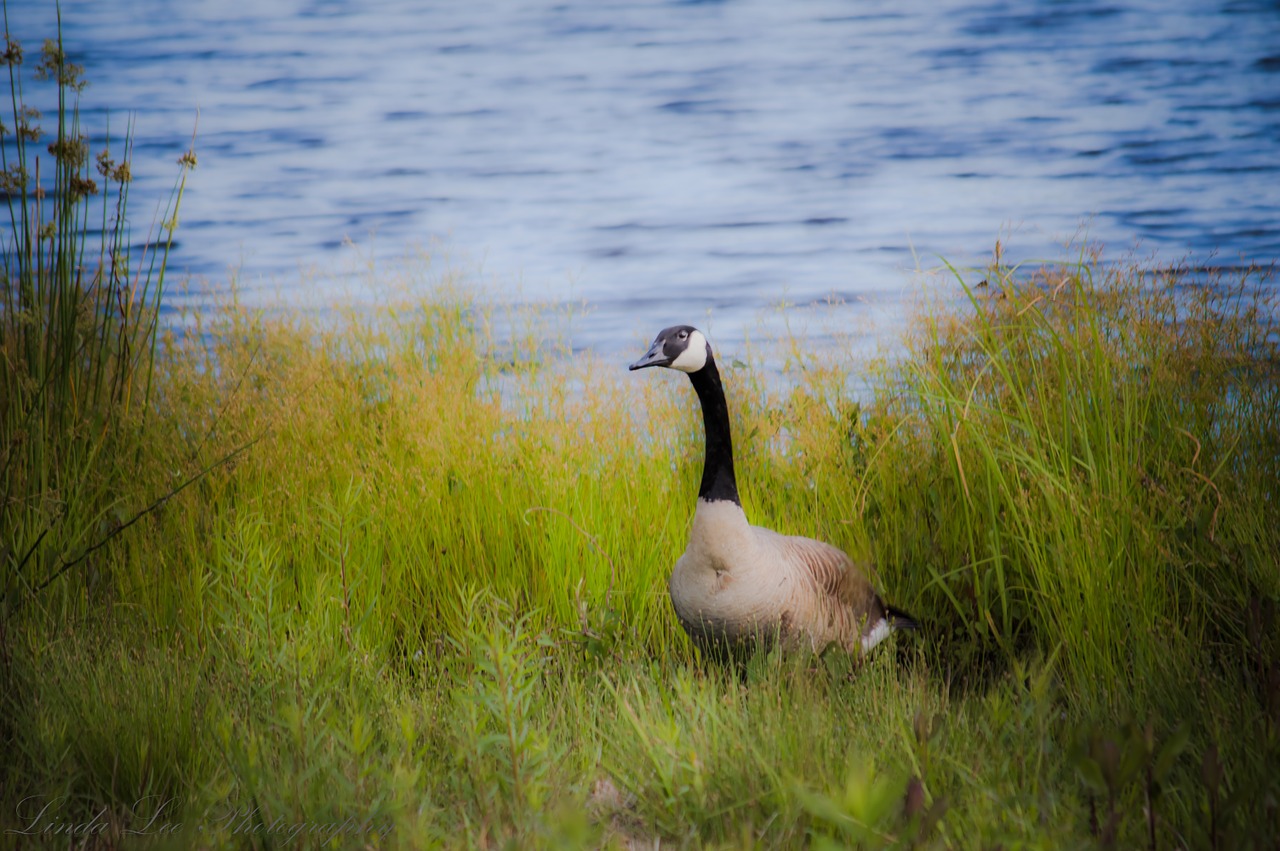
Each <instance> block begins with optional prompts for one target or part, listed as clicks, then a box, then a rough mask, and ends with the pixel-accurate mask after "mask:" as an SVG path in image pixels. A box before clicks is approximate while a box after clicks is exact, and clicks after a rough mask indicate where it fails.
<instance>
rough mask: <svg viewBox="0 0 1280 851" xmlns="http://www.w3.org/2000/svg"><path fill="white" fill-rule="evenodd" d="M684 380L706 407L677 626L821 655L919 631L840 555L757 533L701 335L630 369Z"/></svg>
mask: <svg viewBox="0 0 1280 851" xmlns="http://www.w3.org/2000/svg"><path fill="white" fill-rule="evenodd" d="M649 366H665V367H669V368H671V369H676V370H679V371H681V372H684V373H686V374H687V375H688V376H689V379H690V381H692V382H693V387H694V390H695V391H696V392H697V394H698V398H699V400H700V401H701V403H702V417H703V425H704V427H705V430H706V441H707V450H706V458H705V460H704V463H703V471H702V485H701V487H700V488H699V492H698V501H697V506H696V508H695V509H694V513H693V527H692V529H691V531H690V534H689V545H688V547H687V548H686V549H685V551H684V554H683V555H682V556H680V558H679V560H678V561H677V562H676V564H675V568H674V569H673V570H672V573H671V581H670V583H669V585H668V589H669V590H670V592H671V603H672V605H673V607H674V608H675V611H676V615H677V617H679V619H680V623H681V625H682V626H683V627H684V628H685V630H686V631H687V632H688V633H689V635H690V636H691V637H692V638H693V639H694V640H695V641H696V642H698V643H699V644H702V645H704V646H710V647H717V648H719V647H724V646H726V645H728V646H730V647H732V646H738V645H743V644H746V643H749V642H752V641H755V640H758V639H763V640H766V641H767V640H770V639H773V638H775V637H776V638H778V639H780V640H782V641H784V642H786V643H788V644H791V645H802V646H807V647H808V648H810V649H811V650H813V651H815V652H822V651H823V650H825V649H827V648H828V647H831V646H833V645H835V646H839V647H841V648H843V649H844V650H845V651H847V652H849V653H854V654H857V653H862V652H865V651H867V650H870V649H871V648H872V647H874V646H875V645H876V644H878V643H879V642H880V641H882V640H883V639H884V638H886V637H887V636H888V635H889V634H890V633H891V632H893V631H894V630H898V629H914V628H915V627H916V623H915V621H914V620H913V619H912V618H911V617H909V616H908V615H905V614H903V613H902V612H900V611H898V610H896V609H893V608H892V607H890V606H887V605H885V603H884V601H883V600H881V598H880V595H879V594H877V593H876V591H875V589H874V588H873V587H872V586H871V583H870V582H869V581H868V579H867V577H866V574H865V573H864V572H863V570H862V569H860V567H859V566H858V565H856V564H855V563H854V562H853V560H852V559H850V558H849V556H848V555H846V554H845V553H844V552H843V551H842V550H840V549H837V548H836V547H833V546H831V545H830V544H827V543H823V542H822V541H816V540H813V539H812V538H804V537H800V536H796V535H780V534H778V533H777V532H774V531H772V530H770V529H765V528H762V527H760V526H752V525H751V524H750V523H749V522H748V521H747V516H746V514H745V512H743V510H742V503H741V501H740V500H739V498H738V486H737V480H736V478H735V475H734V468H733V445H732V439H731V436H730V432H729V413H728V408H727V406H726V404H725V398H724V387H723V385H722V384H721V382H720V373H719V370H718V369H717V367H716V362H715V358H714V356H713V355H712V352H711V346H710V344H709V343H708V342H707V340H706V337H704V336H703V334H702V332H700V331H698V330H697V329H696V328H693V327H691V326H688V325H677V326H673V327H671V328H666V329H664V330H663V331H661V332H659V334H658V336H657V338H656V339H655V340H654V342H653V345H652V346H650V348H649V351H648V353H647V354H646V355H645V356H644V357H643V358H641V359H640V360H638V361H636V362H635V363H633V364H631V366H630V368H631V369H633V370H635V369H643V368H645V367H649Z"/></svg>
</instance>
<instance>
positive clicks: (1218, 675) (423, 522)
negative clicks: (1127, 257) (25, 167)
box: [0, 45, 1280, 849]
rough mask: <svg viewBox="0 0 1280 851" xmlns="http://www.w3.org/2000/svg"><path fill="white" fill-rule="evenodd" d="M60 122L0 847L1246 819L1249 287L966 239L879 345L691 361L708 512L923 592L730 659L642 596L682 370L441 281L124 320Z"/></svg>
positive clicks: (759, 843)
mask: <svg viewBox="0 0 1280 851" xmlns="http://www.w3.org/2000/svg"><path fill="white" fill-rule="evenodd" d="M55 48H56V45H55ZM11 50H12V48H11ZM49 55H50V56H52V57H53V58H52V59H50V60H49V61H50V62H51V63H52V64H51V65H50V68H51V70H52V72H53V73H54V75H55V77H57V79H59V80H62V77H58V76H57V75H59V74H63V75H65V74H66V73H67V68H66V63H65V59H59V58H58V56H59V54H57V53H56V52H55V53H52V54H49ZM62 82H64V83H66V82H70V80H62ZM15 103H17V101H15ZM19 114H21V113H19ZM59 125H60V127H59V129H58V131H57V134H56V140H57V143H58V145H59V146H60V147H59V148H58V151H60V152H63V153H64V154H65V155H66V158H63V157H59V156H58V154H57V153H56V152H55V153H53V154H52V155H53V156H55V159H56V161H57V163H58V168H59V173H60V174H62V173H63V172H62V171H61V170H62V169H66V172H65V173H66V174H67V175H68V177H67V178H66V182H65V183H59V184H57V185H56V186H55V187H54V188H53V189H52V191H50V192H47V193H45V194H44V196H43V198H42V197H40V196H39V194H38V193H37V191H36V189H35V188H34V183H28V184H27V186H29V187H32V188H31V189H30V191H29V192H28V191H27V190H25V189H20V188H18V187H17V186H16V184H15V187H14V188H12V189H11V190H10V191H9V205H10V210H11V211H12V212H13V214H14V219H13V231H12V239H13V242H12V244H11V246H10V247H8V248H7V249H6V258H7V262H8V265H7V267H6V285H5V302H4V304H3V313H2V314H0V334H2V335H3V336H2V337H0V354H2V361H0V381H2V382H3V385H2V386H3V390H4V393H3V397H2V401H0V428H2V429H3V433H2V434H0V451H2V452H3V457H2V458H0V474H2V475H3V481H2V482H0V490H2V493H3V498H4V504H3V515H2V517H3V519H2V520H0V535H2V538H0V559H2V560H0V571H2V573H0V589H2V590H3V595H4V596H3V600H2V601H0V681H2V682H3V685H2V687H0V750H2V751H3V753H4V754H5V758H4V760H3V766H2V767H0V826H3V828H4V829H5V830H6V831H12V832H6V833H4V834H3V837H4V843H5V844H6V845H10V846H15V847H17V846H21V847H26V846H27V845H34V844H47V845H49V846H54V845H58V846H67V845H77V844H79V845H82V846H83V847H94V848H108V847H134V846H136V845H141V844H143V843H151V844H153V845H155V846H157V847H162V846H163V847H254V848H267V847H366V846H371V847H388V848H418V847H434V846H446V847H519V848H526V847H557V848H558V847H601V846H611V847H639V846H643V847H652V846H654V845H655V844H658V845H660V846H662V847H725V848H737V847H868V848H873V847H875V848H878V847H886V846H893V847H904V848H908V847H922V848H951V847H956V848H991V847H996V846H1003V847H1032V848H1041V847H1042V848H1057V847H1082V846H1083V847H1094V846H1097V847H1159V848H1174V847H1209V848H1224V849H1225V848H1240V847H1259V848H1264V847H1265V848H1270V847H1274V845H1275V842H1276V839H1277V837H1278V836H1280V810H1278V808H1277V802H1278V800H1280V772H1277V771H1276V770H1275V766H1276V765H1277V764H1280V729H1278V728H1280V638H1278V637H1277V629H1276V601H1277V599H1280V570H1278V569H1277V561H1276V558H1277V557H1276V553H1277V552H1280V507H1278V502H1277V498H1278V496H1280V495H1278V494H1277V482H1278V480H1280V469H1277V468H1278V466H1280V419H1278V414H1280V386H1278V385H1277V377H1278V375H1280V372H1278V369H1280V361H1278V360H1277V351H1276V347H1277V343H1278V340H1280V338H1278V337H1277V330H1278V329H1277V327H1276V318H1275V313H1274V305H1273V303H1272V301H1271V300H1270V292H1271V289H1270V287H1271V286H1272V284H1271V281H1270V279H1268V278H1267V277H1266V276H1265V275H1263V274H1260V273H1257V272H1254V271H1252V270H1248V271H1243V272H1240V273H1238V274H1236V275H1235V276H1234V277H1232V278H1230V279H1220V280H1216V281H1213V282H1208V283H1204V282H1200V281H1194V280H1193V278H1192V276H1190V275H1188V274H1182V273H1179V272H1178V271H1177V270H1153V269H1148V268H1143V267H1142V266H1141V265H1140V264H1131V265H1105V264H1102V263H1100V262H1098V261H1097V260H1096V259H1094V258H1091V257H1088V256H1085V257H1080V258H1077V259H1076V260H1074V261H1072V262H1070V263H1063V264H1060V265H1055V266H1049V267H1044V268H1041V269H1036V270H1030V269H1013V268H1009V267H1007V266H1005V265H1003V264H1002V263H1001V262H1000V260H999V257H998V256H997V259H996V262H995V263H993V266H992V268H991V269H990V270H988V274H987V278H986V281H985V283H984V284H983V285H981V286H974V287H973V288H971V289H966V288H965V287H964V286H963V284H962V283H961V282H960V278H961V277H962V276H957V278H956V282H955V291H956V292H957V293H963V297H962V298H961V299H960V300H959V301H958V302H957V301H952V302H949V303H945V304H942V305H939V306H936V307H932V308H922V309H921V311H920V312H919V314H918V316H917V317H916V318H915V320H914V321H913V324H912V331H911V333H910V334H909V336H908V337H907V339H906V340H904V341H903V348H902V349H901V351H898V352H896V353H895V354H894V356H892V357H889V358H886V359H884V360H880V361H865V360H853V359H851V358H849V357H847V356H845V355H844V354H842V350H841V348H840V347H839V346H831V347H824V348H823V349H821V350H812V349H810V348H808V347H807V346H806V344H805V343H804V341H803V340H802V339H782V340H778V341H773V342H771V343H761V344H760V345H759V346H758V347H754V348H751V349H749V350H747V349H744V350H742V351H738V352H725V353H723V354H722V360H723V362H724V364H725V365H726V368H725V383H726V386H727V389H728V393H729V402H730V407H731V416H732V420H733V428H734V433H735V437H736V448H737V452H738V458H739V463H740V467H741V473H740V474H739V485H740V488H741V495H742V498H743V503H744V506H745V507H746V509H747V512H748V515H749V516H750V517H751V518H752V519H753V520H754V521H755V522H758V523H761V524H762V525H767V526H770V527H772V528H775V529H778V530H780V531H783V532H789V533H798V534H804V535H810V536H813V537H818V538H821V539H824V540H827V541H830V542H832V543H834V544H836V545H838V546H840V547H842V548H844V549H846V550H847V551H849V552H850V553H852V554H854V555H855V556H868V557H870V558H872V559H873V560H874V562H875V564H876V565H877V575H876V582H877V585H878V586H879V587H881V588H883V589H885V591H886V593H888V594H891V595H892V597H893V599H894V600H895V601H897V602H899V603H900V604H901V605H902V606H903V607H904V608H906V609H908V610H910V611H911V612H912V613H913V614H915V615H916V616H917V617H918V618H919V619H920V620H921V621H922V623H924V624H925V628H924V629H923V630H922V632H921V634H920V635H919V636H918V637H910V638H908V637H898V638H896V639H895V640H894V641H893V642H892V643H891V644H890V645H886V647H885V648H882V649H881V651H880V652H877V653H876V654H874V655H873V656H871V657H870V658H868V659H867V660H865V661H863V662H860V663H855V662H854V661H853V660H850V659H849V658H847V657H844V656H842V655H840V654H828V655H826V656H823V657H818V658H795V657H789V656H778V655H769V654H760V655H757V656H756V657H753V658H752V659H750V660H749V661H748V662H747V663H746V664H745V665H743V666H741V667H733V666H724V665H717V664H711V663H709V662H708V661H706V660H703V659H700V658H699V657H698V655H697V653H696V652H695V651H694V649H693V648H692V647H691V646H690V644H689V642H688V640H687V638H686V637H685V635H684V633H683V631H682V630H681V629H680V627H679V625H678V623H677V622H676V620H675V617H674V615H673V613H672V611H671V608H670V605H669V602H668V600H667V596H666V586H665V583H666V577H667V575H668V571H669V570H670V567H671V565H672V563H673V561H674V559H675V558H676V556H677V555H678V554H679V552H680V551H681V549H682V548H683V545H684V540H685V536H686V534H687V525H688V522H689V517H690V514H691V511H692V504H693V496H694V494H695V493H696V490H697V480H698V476H699V474H700V469H701V457H700V456H701V441H700V439H699V430H700V428H701V425H700V420H699V415H698V411H697V408H696V400H694V399H693V398H692V396H691V394H689V393H687V392H686V391H687V388H686V387H684V386H683V384H682V383H681V379H679V377H677V376H671V379H672V380H671V381H666V382H661V381H631V380H628V376H627V374H626V372H625V370H624V369H623V367H622V365H621V363H612V362H604V361H601V360H600V359H597V358H595V357H593V356H591V355H590V354H589V353H588V354H579V355H577V356H573V357H570V356H568V355H569V353H568V351H567V350H566V349H565V348H562V347H560V346H559V345H558V344H556V343H555V342H554V341H553V342H550V343H548V342H546V339H545V337H544V335H543V334H541V333H540V330H539V328H538V327H537V325H536V321H534V320H532V319H531V320H530V321H529V323H527V324H522V322H521V321H520V318H519V317H518V316H517V317H515V319H514V321H513V320H512V319H511V317H503V321H502V322H497V321H495V315H494V312H495V311H496V310H498V308H496V307H495V306H494V305H493V304H492V303H490V302H487V301H485V300H484V299H483V297H480V296H476V295H474V294H472V293H471V291H469V290H467V289H466V288H465V287H457V286H450V285H448V284H447V282H440V281H437V282H436V283H435V284H432V285H429V286H418V285H416V284H415V285H412V286H406V287H404V288H403V290H402V291H403V292H406V293H409V294H408V295H405V296H404V297H403V298H392V297H388V298H387V300H386V303H385V304H384V306H383V307H381V308H378V309H373V310H368V309H366V310H360V311H351V312H349V313H346V314H343V315H342V316H341V317H340V318H338V319H332V318H330V319H329V320H326V321H324V322H320V321H312V320H309V319H306V318H296V317H295V318H282V317H279V316H276V317H272V316H268V315H265V314H260V313H253V312H250V311H246V310H243V309H240V308H238V307H237V306H236V305H235V304H234V303H231V304H227V305H225V306H223V307H222V308H221V309H219V310H217V311H209V312H206V313H203V314H194V315H190V316H188V317H185V319H186V321H185V322H184V323H182V324H181V325H177V324H175V325H174V326H173V327H171V328H162V327H160V326H158V325H157V324H156V319H155V302H154V299H155V298H157V297H158V295H157V294H158V291H159V289H158V288H159V285H160V279H159V277H158V275H159V274H160V273H159V271H157V272H156V275H157V277H155V278H148V277H146V276H145V273H144V275H142V276H140V275H139V272H138V270H139V269H156V270H160V269H162V268H163V254H162V252H163V248H162V246H163V240H158V239H152V240H150V242H151V243H152V244H156V245H160V246H161V248H160V251H161V253H160V254H159V255H155V256H156V262H157V264H158V265H157V266H154V267H152V266H149V265H147V263H148V261H147V260H146V259H144V258H137V257H135V258H134V259H133V260H131V261H130V260H128V258H127V257H126V254H125V251H124V249H125V248H127V246H129V245H130V244H134V243H136V240H128V239H121V240H118V241H115V242H113V241H112V240H113V239H114V237H113V236H112V235H113V234H116V233H123V232H124V231H123V230H121V228H123V223H124V221H125V219H124V217H123V212H122V211H123V206H115V205H116V203H117V201H116V200H110V201H108V202H107V203H106V204H105V206H104V212H103V220H104V223H105V224H104V226H103V227H102V228H101V232H102V233H103V234H105V235H106V236H105V238H104V246H105V247H102V248H101V249H98V248H94V249H92V250H89V251H86V250H85V244H86V243H85V242H84V241H83V240H84V237H83V236H82V235H83V233H84V232H85V227H84V225H83V220H72V221H70V222H69V221H68V219H66V218H65V216H72V217H74V216H79V215H85V214H86V212H85V211H87V210H88V209H90V207H89V206H88V205H90V204H92V203H95V202H101V201H103V200H104V199H108V198H110V199H117V198H118V199H119V202H118V203H119V204H120V205H123V204H124V199H123V197H122V193H123V190H124V187H125V186H127V181H123V180H118V179H117V178H113V180H116V181H117V183H119V186H118V187H116V190H114V191H117V194H116V195H108V194H107V191H108V188H107V187H105V186H104V187H100V186H95V192H96V193H98V194H93V193H89V192H87V191H84V192H79V191H76V190H74V187H75V186H77V185H79V186H81V187H82V188H84V189H86V190H87V187H85V186H84V184H76V183H74V180H75V179H80V180H83V179H87V169H88V168H89V158H88V156H87V155H85V156H80V155H74V156H73V155H72V153H74V152H73V148H75V145H74V144H72V145H71V147H68V146H67V142H66V140H72V142H73V143H74V140H75V139H76V138H78V131H77V130H76V129H75V123H74V111H73V110H72V109H70V108H69V109H68V110H67V111H66V112H65V113H64V114H63V115H61V116H60V117H59ZM20 126H21V125H20V124H19V127H20ZM29 141H31V142H33V143H34V141H35V139H34V138H32V139H30V140H29ZM6 150H11V148H6ZM27 162H31V161H30V160H27ZM193 163H194V160H193V159H185V158H184V163H183V164H182V165H181V166H180V168H181V169H185V168H187V167H189V166H190V165H192V164H193ZM119 166H120V163H118V162H117V163H114V164H112V165H111V169H118V168H119ZM6 169H7V170H8V173H11V174H17V172H15V171H13V167H12V165H11V164H9V163H6ZM109 173H111V174H116V175H118V176H119V177H127V172H117V171H110V170H109ZM102 176H103V177H106V176H107V175H105V174H104V175H102ZM28 177H30V178H32V179H34V177H35V175H34V173H29V174H28ZM179 179H180V180H181V177H180V178H179ZM104 182H105V181H104ZM111 185H114V184H111ZM180 185H181V184H179V187H180ZM95 199H96V201H95ZM174 200H175V204H176V202H177V201H178V200H180V189H179V194H178V195H176V196H175V199H174ZM41 204H45V205H49V204H56V205H59V206H57V207H56V209H57V210H59V211H60V212H59V213H58V214H57V215H55V216H54V217H53V218H50V216H49V214H48V209H49V208H47V207H46V208H44V209H45V212H41V209H42V208H41ZM65 211H70V212H65ZM60 217H62V218H60ZM166 220H171V217H166ZM49 221H52V222H54V227H53V228H52V229H50V228H49V227H47V226H46V224H44V223H45V222H49ZM76 221H79V222H80V223H79V224H77V223H76ZM95 245H96V243H95ZM112 246H115V247H114V248H113V247H112ZM46 258H48V259H46ZM406 274H407V275H409V276H410V277H413V276H415V275H420V276H429V275H431V274H432V273H430V272H429V271H428V270H422V269H409V270H407V271H406ZM148 281H152V282H153V283H154V286H155V287H156V288H155V289H148V288H147V287H149V286H151V285H152V284H148V283H147V282H148ZM384 285H385V286H386V287H387V288H388V290H389V291H391V290H395V289H396V284H395V282H384ZM148 293H150V295H147V294H148ZM498 328H503V329H506V330H503V331H498V330H497V329H498ZM511 329H515V330H511ZM646 330H651V329H646ZM637 344H638V346H639V345H642V341H641V340H639V339H638V340H637ZM766 366H767V367H768V368H767V369H766ZM766 374H769V375H772V376H773V377H772V378H771V379H769V380H766V379H765V377H764V376H765V375H766ZM855 376H856V377H857V378H858V380H859V382H860V386H863V387H865V389H864V390H861V391H860V392H858V393H856V394H855V393H854V392H852V391H851V390H850V387H851V385H852V383H853V381H852V379H853V378H854V377H855ZM68 833H71V834H73V836H72V838H71V839H70V840H69V839H68V837H67V834H68Z"/></svg>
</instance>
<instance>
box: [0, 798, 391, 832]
mask: <svg viewBox="0 0 1280 851" xmlns="http://www.w3.org/2000/svg"><path fill="white" fill-rule="evenodd" d="M66 803H67V799H66V798H65V797H44V796H39V795H33V796H31V797H28V798H23V799H22V800H21V801H20V802H19V803H18V812H17V817H18V825H17V826H16V827H12V828H9V829H7V830H5V833H7V834H17V835H21V836H46V837H47V836H70V837H86V836H94V835H98V834H102V833H106V832H108V831H109V830H111V828H112V819H111V817H110V816H109V815H108V812H107V809H106V808H105V807H103V808H101V809H99V810H98V811H97V812H95V813H93V815H92V816H89V817H87V818H68V817H67V815H66V813H65V812H64V808H65V805H66ZM177 810H178V807H177V804H176V799H174V798H162V797H160V796H158V795H147V796H144V797H142V798H139V799H138V800H137V801H136V802H135V803H134V805H133V807H132V808H131V810H130V813H129V815H130V816H131V817H130V818H128V819H127V820H126V821H127V826H125V827H124V828H123V829H122V830H121V832H122V833H124V834H128V835H134V836H147V835H150V836H163V835H166V834H167V835H178V834H182V833H184V832H186V831H187V830H188V829H192V828H193V829H195V830H196V831H199V832H202V833H204V832H209V833H224V834H230V835H232V836H249V835H253V836H274V837H277V838H283V839H287V840H290V841H292V840H294V839H297V838H298V837H300V836H311V837H318V838H320V839H322V840H323V841H328V840H329V839H331V838H333V837H335V836H371V835H379V836H385V835H387V834H389V833H390V832H391V823H390V822H386V821H383V822H375V821H374V820H372V819H365V820H363V821H357V820H356V819H354V818H350V817H348V818H346V819H344V820H343V821H341V822H336V821H307V820H305V819H304V820H300V821H289V820H287V819H286V818H285V817H284V816H278V817H276V818H274V819H272V820H270V821H268V820H267V819H266V818H265V817H264V816H263V815H262V813H261V812H259V810H258V808H257V807H238V808H233V809H231V810H228V811H227V812H225V813H223V814H221V815H215V816H213V817H212V818H210V819H208V820H207V821H204V822H198V823H193V824H187V823H185V822H181V821H177V820H175V818H174V816H175V815H176V813H177Z"/></svg>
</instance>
